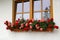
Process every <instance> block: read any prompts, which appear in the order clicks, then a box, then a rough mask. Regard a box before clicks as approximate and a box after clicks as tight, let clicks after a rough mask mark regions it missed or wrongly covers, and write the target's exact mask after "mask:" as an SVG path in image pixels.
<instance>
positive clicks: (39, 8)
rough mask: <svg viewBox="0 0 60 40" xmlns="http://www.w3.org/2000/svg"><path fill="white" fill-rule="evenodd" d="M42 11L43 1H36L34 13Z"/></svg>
mask: <svg viewBox="0 0 60 40" xmlns="http://www.w3.org/2000/svg"><path fill="white" fill-rule="evenodd" d="M40 10H41V1H40V0H36V1H34V11H40Z"/></svg>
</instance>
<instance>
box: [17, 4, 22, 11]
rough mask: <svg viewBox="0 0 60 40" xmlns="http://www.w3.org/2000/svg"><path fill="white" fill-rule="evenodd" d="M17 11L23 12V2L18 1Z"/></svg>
mask: <svg viewBox="0 0 60 40" xmlns="http://www.w3.org/2000/svg"><path fill="white" fill-rule="evenodd" d="M17 12H22V3H17Z"/></svg>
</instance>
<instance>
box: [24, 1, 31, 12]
mask: <svg viewBox="0 0 60 40" xmlns="http://www.w3.org/2000/svg"><path fill="white" fill-rule="evenodd" d="M24 12H30V2H24Z"/></svg>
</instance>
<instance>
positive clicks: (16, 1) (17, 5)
mask: <svg viewBox="0 0 60 40" xmlns="http://www.w3.org/2000/svg"><path fill="white" fill-rule="evenodd" d="M12 12H13V14H12V15H13V16H12V22H14V21H15V20H17V19H18V18H20V19H22V18H24V19H25V20H26V19H32V18H34V19H35V20H39V19H42V18H44V19H45V20H47V19H48V18H52V17H53V3H52V0H13V11H12Z"/></svg>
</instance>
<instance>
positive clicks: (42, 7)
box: [40, 0, 43, 19]
mask: <svg viewBox="0 0 60 40" xmlns="http://www.w3.org/2000/svg"><path fill="white" fill-rule="evenodd" d="M40 11H41V19H42V18H43V14H42V13H43V0H41V10H40Z"/></svg>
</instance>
